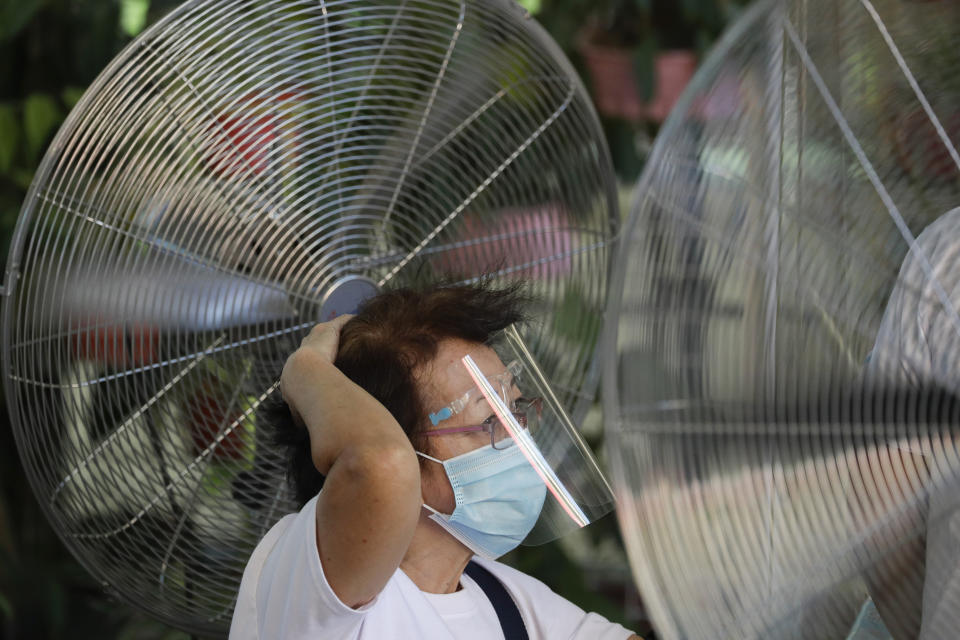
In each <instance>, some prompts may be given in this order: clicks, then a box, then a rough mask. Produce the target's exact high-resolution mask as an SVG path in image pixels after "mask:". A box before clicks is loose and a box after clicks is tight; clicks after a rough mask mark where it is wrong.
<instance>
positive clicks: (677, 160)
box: [604, 0, 960, 639]
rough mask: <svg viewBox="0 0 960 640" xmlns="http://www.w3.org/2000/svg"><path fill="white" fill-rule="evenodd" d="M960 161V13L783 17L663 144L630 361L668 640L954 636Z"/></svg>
mask: <svg viewBox="0 0 960 640" xmlns="http://www.w3.org/2000/svg"><path fill="white" fill-rule="evenodd" d="M958 143H960V3H957V2H916V1H909V0H790V1H766V2H760V3H758V4H756V5H754V6H752V7H751V8H750V9H749V10H748V11H747V12H746V13H744V14H743V15H742V16H741V18H740V19H739V21H738V22H737V23H736V24H735V26H734V27H733V28H732V29H731V30H730V31H729V32H728V33H727V34H726V35H725V36H724V38H723V39H722V40H721V41H720V43H719V44H718V45H717V48H716V49H715V50H714V51H713V53H712V54H711V55H710V56H709V58H708V59H707V60H706V61H705V63H704V65H703V67H702V68H701V70H700V71H699V73H698V75H697V76H696V77H695V79H694V80H693V82H692V84H691V86H690V87H689V88H688V91H687V93H686V94H685V96H684V97H683V98H682V99H681V101H680V102H679V103H678V105H677V107H676V109H675V110H674V112H673V113H672V115H671V117H670V119H669V121H668V122H667V123H666V124H665V126H664V128H663V130H662V132H661V134H660V137H659V139H658V141H657V144H656V146H655V149H654V151H653V153H652V157H651V158H650V159H649V161H648V164H647V168H646V170H645V173H644V175H643V176H642V177H641V179H640V182H639V184H638V187H637V191H636V195H635V199H634V203H633V205H632V209H631V211H630V216H629V220H628V222H627V223H626V224H625V227H624V236H623V237H624V240H623V242H622V243H621V244H620V245H619V246H621V247H622V249H623V250H622V253H620V254H619V258H618V259H617V262H616V267H615V270H614V276H613V280H612V285H611V307H610V314H609V315H610V325H609V328H610V333H609V336H610V339H609V341H608V342H606V343H605V347H604V353H605V357H606V358H608V359H607V361H606V362H605V366H606V371H605V375H604V380H605V382H604V400H605V409H606V413H607V438H608V444H609V453H610V455H611V459H612V461H611V463H612V465H613V467H614V476H615V477H614V479H615V483H616V487H617V490H618V510H619V518H620V522H621V525H622V528H623V532H624V537H625V541H626V545H627V548H628V553H629V556H630V560H631V565H632V569H633V573H634V576H635V577H636V579H637V582H638V585H639V586H640V589H641V592H642V595H643V597H644V601H645V603H646V604H647V606H648V608H649V610H650V612H651V614H652V618H653V620H654V623H655V626H656V628H657V631H658V634H659V636H660V637H664V638H804V639H809V638H844V637H846V635H847V633H848V632H850V631H851V629H852V628H854V625H855V622H856V624H857V625H859V626H857V627H856V628H857V629H858V630H859V631H858V633H859V632H863V633H867V631H865V629H866V628H867V626H870V625H873V627H874V629H879V623H878V616H879V619H882V621H883V623H885V626H886V627H887V631H889V632H890V633H892V634H893V635H894V637H897V638H916V637H918V636H919V637H921V638H947V637H955V636H956V634H957V629H958V628H960V575H958V574H957V572H958V570H960V553H958V552H960V543H958V540H960V517H958V516H957V509H956V507H957V502H958V500H960V477H958V472H960V451H958V450H957V447H956V445H955V443H956V438H957V436H958V435H960V433H958V432H960V411H958V407H960V405H958V403H957V400H956V394H957V393H958V392H960V384H958V383H960V373H958V372H960V341H958V340H957V338H958V336H960V317H958V315H957V313H956V309H955V305H956V304H957V303H958V301H960V287H958V283H960V209H957V207H960V155H958V153H957V149H958ZM858 616H859V617H858ZM864 625H866V626H864ZM854 637H860V638H863V637H871V638H873V637H878V638H879V637H886V636H882V635H876V636H864V635H860V636H854Z"/></svg>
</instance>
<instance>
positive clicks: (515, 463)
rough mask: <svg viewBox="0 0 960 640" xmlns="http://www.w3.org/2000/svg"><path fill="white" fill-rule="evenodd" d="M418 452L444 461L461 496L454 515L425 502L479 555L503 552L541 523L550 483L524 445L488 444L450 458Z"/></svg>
mask: <svg viewBox="0 0 960 640" xmlns="http://www.w3.org/2000/svg"><path fill="white" fill-rule="evenodd" d="M417 455H420V456H423V457H424V458H426V459H428V460H433V461H434V462H439V463H440V464H442V465H443V469H444V471H446V474H447V478H449V479H450V486H452V487H453V495H454V497H455V499H456V507H455V508H454V510H453V513H452V514H450V515H447V514H445V513H440V512H439V511H437V510H436V509H434V508H432V507H430V506H429V505H426V504H425V505H423V506H424V507H425V508H426V509H428V510H430V511H432V512H433V514H432V515H431V516H430V518H431V519H432V520H434V521H435V522H437V523H438V524H439V525H440V526H441V527H443V528H444V529H445V530H446V531H447V532H448V533H450V535H452V536H453V537H454V538H456V539H457V540H459V541H460V542H462V543H463V544H465V545H466V546H467V547H469V548H470V549H471V550H472V551H473V552H474V553H476V554H477V555H478V556H481V557H484V558H489V559H491V560H493V559H495V558H499V557H500V556H502V555H503V554H505V553H507V552H508V551H511V550H512V549H514V548H515V547H516V546H517V545H518V544H520V542H521V541H523V539H524V538H526V537H527V534H528V533H530V530H531V529H533V526H534V525H535V524H536V523H537V519H538V518H539V517H540V511H541V509H543V500H544V498H545V497H546V493H547V487H546V486H545V485H544V484H543V481H542V480H541V479H540V476H538V475H537V472H536V471H535V470H534V468H533V467H531V466H530V463H528V462H527V460H526V458H524V457H523V451H522V450H521V449H520V447H516V446H514V447H510V448H509V449H500V450H498V449H494V448H493V447H492V446H490V445H489V444H488V445H486V446H484V447H480V448H479V449H474V450H473V451H469V452H467V453H464V454H462V455H459V456H456V457H454V458H450V459H448V460H437V459H436V458H433V457H431V456H428V455H426V454H424V453H420V452H417Z"/></svg>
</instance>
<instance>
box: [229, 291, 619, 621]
mask: <svg viewBox="0 0 960 640" xmlns="http://www.w3.org/2000/svg"><path fill="white" fill-rule="evenodd" d="M518 291H519V289H518V287H516V286H515V287H512V288H507V289H493V288H491V287H489V286H487V285H485V284H478V285H468V286H445V287H436V288H433V289H429V290H424V291H414V290H409V289H408V290H398V291H392V292H386V293H382V294H380V295H378V296H376V297H374V298H372V299H371V300H369V301H367V302H366V303H365V304H364V306H363V307H361V309H360V311H359V312H358V314H357V315H356V316H351V317H347V316H341V317H339V318H337V319H335V320H333V321H331V322H328V323H324V324H321V325H318V326H317V327H315V328H314V329H313V331H312V332H311V333H310V334H309V335H308V336H307V337H306V338H305V339H304V341H303V343H302V345H301V347H300V348H299V349H298V350H297V351H296V352H294V353H293V354H292V355H291V356H290V357H289V359H288V360H287V362H286V364H285V366H284V369H283V373H282V375H281V378H280V390H281V392H282V396H283V399H284V400H285V401H286V403H287V404H288V406H289V412H290V415H292V417H293V420H292V422H291V424H290V425H289V427H288V429H287V431H286V432H285V437H286V440H285V443H286V444H287V445H288V446H289V450H290V461H291V463H290V469H289V471H290V477H291V479H292V480H293V482H294V485H295V489H296V493H297V496H298V498H299V499H300V500H301V501H302V502H305V504H304V506H303V508H302V509H301V510H300V511H299V513H295V514H290V515H287V516H285V517H284V518H283V519H281V520H280V521H279V522H278V523H277V524H276V525H275V526H274V527H273V528H272V529H271V530H270V531H269V532H268V533H267V535H266V536H264V538H263V539H262V540H261V541H260V543H259V545H258V546H257V547H256V549H255V550H254V552H253V554H252V556H251V557H250V560H249V562H248V564H247V568H246V570H245V572H244V575H243V580H242V583H241V586H240V591H239V594H238V597H237V602H236V607H235V610H234V614H233V620H232V625H231V629H230V638H231V640H253V639H263V640H266V639H269V640H274V639H299V638H304V639H305V638H345V639H353V638H357V639H366V638H377V639H378V640H383V639H389V638H430V639H441V640H445V639H451V640H452V639H472V638H477V639H479V638H505V637H506V633H507V631H505V629H507V627H508V625H507V624H506V623H504V622H502V621H501V616H502V615H508V614H504V613H503V609H505V608H512V610H513V611H517V610H518V611H519V614H520V616H519V617H520V619H522V625H521V626H522V628H523V633H525V634H526V637H529V638H531V639H535V638H543V639H554V638H562V639H568V638H569V639H583V640H586V639H588V638H589V639H599V640H614V639H616V640H622V639H625V638H637V636H636V635H634V634H632V633H631V632H630V631H629V630H627V629H625V628H624V627H622V626H620V625H618V624H615V623H612V622H609V621H608V620H606V619H604V618H603V617H601V616H599V615H597V614H595V613H587V612H584V611H583V610H582V609H580V608H579V607H577V606H576V605H574V604H572V603H570V602H568V601H567V600H565V599H564V598H562V597H560V596H558V595H557V594H555V593H554V592H552V591H551V590H550V589H549V588H548V587H546V585H544V584H543V583H541V582H539V581H538V580H536V579H534V578H532V577H529V576H527V575H525V574H523V573H521V572H519V571H516V570H514V569H512V568H510V567H508V566H506V565H504V564H502V563H499V562H496V561H495V560H494V559H493V558H495V557H497V556H499V555H502V554H503V553H505V552H506V551H509V550H510V549H512V548H513V547H515V546H516V545H517V544H518V543H519V542H520V541H521V540H523V539H524V538H525V537H526V536H527V534H528V533H529V532H530V530H531V529H532V528H533V527H534V525H535V524H536V523H537V522H538V518H540V513H541V510H545V509H546V504H545V501H546V502H550V501H551V500H553V499H554V498H556V499H557V500H558V501H560V502H561V503H563V502H564V500H563V499H562V498H563V496H564V495H567V496H568V497H569V496H570V495H572V494H573V491H572V490H571V491H570V492H567V490H566V488H565V485H564V484H563V482H560V481H559V480H558V476H557V473H555V472H554V471H552V470H551V469H549V468H543V469H535V465H534V464H533V463H532V462H531V463H530V464H528V461H530V460H535V459H540V460H542V459H544V458H543V456H541V454H540V452H539V451H538V450H537V448H536V446H535V445H533V444H531V443H532V442H533V440H532V439H530V438H528V437H527V426H528V420H533V419H535V417H536V415H535V414H534V413H533V412H538V411H540V408H539V405H538V404H537V403H535V402H534V401H532V400H531V401H527V400H525V399H524V398H521V397H518V395H517V393H516V392H515V386H516V385H513V384H512V382H511V380H512V377H511V376H512V375H513V371H512V369H511V366H512V365H508V364H505V363H504V362H503V361H502V360H501V359H500V357H499V356H498V354H497V353H496V352H495V351H494V350H493V349H491V348H490V347H488V346H486V343H487V342H488V340H489V339H490V338H491V336H492V335H493V334H495V333H497V332H498V331H501V330H503V329H504V328H506V327H508V326H509V325H512V324H513V323H515V322H517V321H519V320H521V319H522V318H521V312H520V308H521V305H522V303H523V299H522V297H521V296H520V294H519V293H518ZM467 356H470V358H467ZM468 360H469V362H470V363H472V364H473V366H475V367H476V369H475V370H468V369H467V368H464V366H462V365H461V363H463V362H467V361H468ZM471 371H475V372H476V371H479V372H481V373H482V376H485V377H486V378H487V380H488V381H491V382H493V381H499V382H500V383H501V384H502V388H503V389H505V390H506V392H505V394H506V395H505V401H506V402H509V403H510V404H511V405H512V407H511V408H510V409H509V411H511V412H512V413H511V415H512V416H514V418H513V419H515V420H517V422H511V419H510V418H509V417H508V416H506V415H505V414H503V413H497V411H496V410H494V411H493V413H491V408H490V407H491V404H490V402H491V400H490V398H489V394H487V395H486V399H485V396H484V394H483V393H477V392H476V391H477V387H481V391H483V389H484V388H486V389H488V390H489V389H490V388H492V387H487V386H485V385H484V384H481V381H479V380H478V378H477V377H476V373H474V374H471ZM504 381H506V382H504ZM465 390H467V391H466V392H465ZM471 394H472V395H471ZM492 402H493V403H494V405H495V406H502V405H501V404H500V400H497V399H494V400H493V401H492ZM532 407H533V408H532ZM498 416H499V417H498ZM504 421H506V422H507V423H508V424H512V425H513V427H514V428H513V429H512V430H511V429H509V428H507V427H505V426H504V425H503V422H504ZM438 425H439V427H438ZM529 426H530V429H531V431H532V427H533V425H532V424H530V425H529ZM504 430H506V432H505V431H504ZM521 431H522V433H521ZM508 436H513V437H508ZM501 438H502V439H501ZM514 440H516V441H517V442H516V443H514ZM546 455H549V454H544V456H546ZM541 480H543V481H542V482H541ZM548 490H549V495H548ZM558 496H559V497H558ZM568 505H572V508H573V510H574V511H577V507H576V501H570V502H569V503H568ZM478 555H479V556H482V557H477V556H478ZM468 564H471V566H477V565H478V566H479V567H481V569H486V570H487V572H489V574H492V576H493V577H494V578H495V580H494V581H495V582H498V583H499V584H500V585H502V587H504V588H505V589H506V593H507V594H508V595H509V600H510V601H511V603H512V604H510V606H509V607H504V606H502V605H500V606H499V608H495V606H494V604H493V603H492V602H491V597H492V596H488V593H489V592H488V591H487V590H486V588H481V586H480V583H481V579H480V577H476V574H475V573H471V575H472V576H475V577H471V575H467V573H465V569H466V568H467V567H468ZM467 571H470V569H467ZM510 633H513V627H511V630H510ZM518 637H524V636H522V635H521V636H518Z"/></svg>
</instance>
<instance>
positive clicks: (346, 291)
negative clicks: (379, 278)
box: [320, 276, 380, 322]
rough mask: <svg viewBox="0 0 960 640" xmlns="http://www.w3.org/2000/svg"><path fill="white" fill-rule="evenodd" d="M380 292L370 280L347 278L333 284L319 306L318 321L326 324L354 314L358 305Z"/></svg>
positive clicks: (357, 277) (356, 277) (358, 277)
mask: <svg viewBox="0 0 960 640" xmlns="http://www.w3.org/2000/svg"><path fill="white" fill-rule="evenodd" d="M379 292H380V287H378V286H377V283H376V282H374V281H373V280H371V279H370V278H364V277H363V276H347V277H346V278H341V279H340V280H337V281H336V282H334V283H333V284H332V285H331V286H330V289H328V290H327V293H326V295H324V296H323V302H322V303H321V305H320V321H321V322H328V321H330V320H333V319H334V318H336V317H337V316H340V315H343V314H345V313H356V312H357V309H359V308H360V305H361V304H363V303H364V302H365V301H366V300H368V299H370V298H372V297H373V296H375V295H377V294H378V293H379Z"/></svg>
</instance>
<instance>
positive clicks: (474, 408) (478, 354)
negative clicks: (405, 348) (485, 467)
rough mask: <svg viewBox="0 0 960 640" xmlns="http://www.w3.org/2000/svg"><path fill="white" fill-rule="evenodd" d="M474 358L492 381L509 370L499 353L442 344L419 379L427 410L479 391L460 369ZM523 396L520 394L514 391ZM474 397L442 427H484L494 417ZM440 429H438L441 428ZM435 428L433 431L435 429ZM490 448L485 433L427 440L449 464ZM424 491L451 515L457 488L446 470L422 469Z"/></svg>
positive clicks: (475, 346)
mask: <svg viewBox="0 0 960 640" xmlns="http://www.w3.org/2000/svg"><path fill="white" fill-rule="evenodd" d="M467 354H470V356H471V357H472V358H473V360H474V361H475V362H476V363H477V366H478V367H480V370H481V371H482V372H483V373H484V375H486V376H487V377H488V378H492V377H494V376H497V375H499V374H502V373H504V372H505V371H506V370H507V367H506V365H504V363H503V361H502V360H501V359H500V357H499V356H498V355H497V354H496V352H495V351H494V350H493V349H491V348H490V347H487V346H485V345H482V344H477V343H475V342H466V341H464V340H445V341H443V342H441V343H440V346H439V348H438V350H437V356H436V357H435V358H434V359H433V360H432V361H431V362H430V363H429V364H428V365H427V366H425V367H423V369H422V370H421V372H420V373H419V375H418V379H419V382H420V389H421V393H422V394H423V400H424V407H425V408H426V410H427V411H429V412H433V411H436V410H437V409H439V408H441V407H444V406H446V405H448V404H450V402H452V401H453V400H454V399H456V398H459V397H461V396H462V395H463V394H464V393H466V392H467V391H468V390H470V389H473V388H475V387H476V384H475V383H474V381H473V379H472V378H471V377H470V374H469V373H468V372H467V369H466V367H464V366H458V365H459V363H460V362H461V358H463V356H465V355H467ZM514 392H515V394H516V395H519V391H518V390H516V389H515V390H514ZM474 395H475V396H476V397H473V396H471V398H470V401H469V403H468V404H467V406H466V407H464V409H463V410H462V411H461V412H459V413H457V414H454V415H453V416H451V417H450V418H448V419H446V420H444V421H443V422H442V423H441V424H440V425H439V426H442V427H443V428H447V427H461V426H467V425H475V424H480V423H482V422H483V421H484V420H486V419H487V418H489V417H490V415H491V414H492V413H493V412H492V411H491V410H490V405H489V404H487V401H486V400H485V399H484V397H483V396H482V395H481V394H479V393H477V394H474ZM439 426H438V427H437V428H439ZM431 428H432V427H431ZM488 444H490V435H489V433H487V432H485V431H474V432H469V433H457V434H445V435H438V436H433V437H430V438H427V447H428V448H427V450H426V451H424V453H427V454H429V455H431V456H433V457H434V458H437V459H438V460H447V459H448V458H453V457H455V456H459V455H461V454H464V453H468V452H470V451H473V450H474V449H478V448H480V447H483V446H485V445H488ZM420 468H421V470H422V471H421V487H422V490H423V497H424V502H425V503H426V504H429V505H430V506H431V507H433V508H434V509H437V510H438V511H440V512H442V513H451V512H452V511H453V509H454V506H455V501H454V497H453V488H452V487H451V486H450V481H449V480H448V479H447V476H446V473H444V470H443V466H442V465H440V464H438V463H436V462H432V461H427V462H425V463H424V464H422V465H421V467H420Z"/></svg>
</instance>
